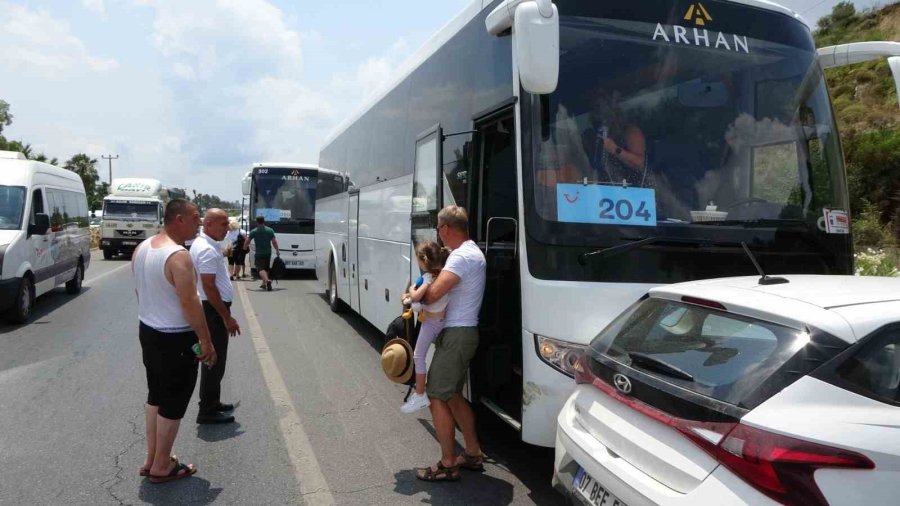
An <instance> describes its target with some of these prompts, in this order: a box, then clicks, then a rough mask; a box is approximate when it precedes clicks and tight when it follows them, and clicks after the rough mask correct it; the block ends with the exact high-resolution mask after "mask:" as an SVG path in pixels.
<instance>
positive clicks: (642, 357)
mask: <svg viewBox="0 0 900 506" xmlns="http://www.w3.org/2000/svg"><path fill="white" fill-rule="evenodd" d="M628 357H629V358H631V361H632V362H633V363H636V364H638V365H641V366H643V367H645V368H647V369H652V370H654V371H656V372H660V373H663V374H666V375H668V376H671V377H673V378H678V379H683V380H687V381H694V376H693V375H691V374H690V373H688V372H685V371H683V370H681V369H679V368H677V367H675V366H674V365H672V364H669V363H667V362H663V361H662V360H660V359H658V358H655V357H653V356H651V355H647V354H646V353H640V352H637V351H632V352H631V353H629V354H628Z"/></svg>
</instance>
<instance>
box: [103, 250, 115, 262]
mask: <svg viewBox="0 0 900 506" xmlns="http://www.w3.org/2000/svg"><path fill="white" fill-rule="evenodd" d="M113 254H114V253H113V250H111V249H107V248H103V259H104V260H111V259H112V257H113Z"/></svg>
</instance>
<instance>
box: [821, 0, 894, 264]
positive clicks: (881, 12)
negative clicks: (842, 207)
mask: <svg viewBox="0 0 900 506" xmlns="http://www.w3.org/2000/svg"><path fill="white" fill-rule="evenodd" d="M814 37H815V40H816V46H817V47H824V46H831V45H834V44H841V43H845V42H862V41H870V40H891V41H900V3H898V2H894V3H892V4H890V5H887V6H885V7H882V8H880V9H873V10H870V11H865V12H857V11H856V9H855V8H854V6H853V4H852V3H851V2H841V3H839V4H837V5H836V6H835V7H834V9H833V10H832V12H831V14H830V15H828V16H825V17H823V18H822V19H820V20H819V22H818V26H817V29H816V31H815V33H814ZM825 76H826V79H827V81H828V88H829V91H830V93H831V98H832V104H833V106H834V111H835V114H836V115H837V122H838V128H839V129H840V131H841V137H842V143H843V147H844V158H845V160H846V163H847V177H848V181H849V188H850V209H851V212H852V215H853V233H854V242H855V243H856V248H857V251H859V252H865V251H869V250H875V251H876V252H877V251H881V252H883V253H882V257H883V258H884V259H885V260H884V261H883V263H884V264H885V269H887V268H888V267H894V266H896V265H897V260H898V258H900V256H898V254H897V243H898V241H897V238H898V236H900V107H898V102H897V89H896V86H895V85H894V80H893V77H892V76H891V71H890V69H889V68H888V64H887V60H886V59H884V58H882V59H879V60H876V61H870V62H865V63H860V64H857V65H852V66H847V67H842V68H837V69H829V70H827V71H826V73H825ZM861 260H862V262H863V263H865V262H866V261H867V260H866V259H861ZM879 261H881V260H879ZM891 264H893V265H891Z"/></svg>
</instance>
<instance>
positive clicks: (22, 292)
mask: <svg viewBox="0 0 900 506" xmlns="http://www.w3.org/2000/svg"><path fill="white" fill-rule="evenodd" d="M33 307H34V283H33V282H32V281H31V278H30V277H28V276H25V277H23V278H22V281H21V282H20V283H19V291H18V292H17V293H16V303H15V304H14V305H13V307H12V308H10V310H9V312H8V313H6V318H7V319H8V320H9V321H11V322H12V323H25V322H26V321H28V317H29V316H31V309H32V308H33Z"/></svg>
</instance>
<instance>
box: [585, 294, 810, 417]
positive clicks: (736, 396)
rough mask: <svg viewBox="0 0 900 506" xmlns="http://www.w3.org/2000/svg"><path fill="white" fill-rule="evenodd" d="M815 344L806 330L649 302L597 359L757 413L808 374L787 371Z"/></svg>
mask: <svg viewBox="0 0 900 506" xmlns="http://www.w3.org/2000/svg"><path fill="white" fill-rule="evenodd" d="M809 342H810V335H809V334H808V333H807V332H805V331H800V330H796V329H791V328H788V327H785V326H782V325H778V324H775V323H770V322H766V321H761V320H757V319H753V318H748V317H745V316H740V315H735V314H732V313H728V312H726V311H722V310H717V309H711V308H707V307H703V306H697V305H693V304H685V303H681V302H675V301H670V300H664V299H655V298H646V299H644V300H643V301H641V302H640V303H638V304H636V305H635V306H632V308H630V309H629V310H628V311H627V312H626V313H624V314H623V315H621V316H620V317H619V318H618V319H616V320H615V321H614V322H613V323H612V324H610V326H609V327H607V328H606V329H604V331H603V332H601V333H600V335H598V336H597V337H596V338H595V339H594V340H593V342H592V343H591V346H590V348H589V353H590V354H596V353H600V354H603V355H606V356H607V357H609V358H612V359H613V360H616V361H618V362H621V363H623V364H625V365H627V366H630V367H632V368H636V369H639V370H641V371H642V372H645V373H647V374H651V375H653V376H655V377H658V378H660V379H663V380H664V381H666V382H669V383H673V384H675V385H677V386H680V387H682V388H686V389H689V390H691V391H693V392H696V393H698V394H701V395H705V396H707V397H712V398H714V399H717V400H719V401H722V402H726V403H729V404H733V405H735V406H740V407H744V408H748V409H749V408H752V407H755V406H756V405H758V404H759V403H761V402H762V401H763V400H765V398H768V396H769V395H771V393H774V392H777V391H779V390H781V389H782V388H784V387H785V386H787V385H788V384H790V383H791V382H793V381H795V380H796V379H797V378H798V377H800V376H801V375H802V374H803V373H806V372H808V371H805V370H803V367H804V366H803V365H802V364H801V365H800V367H799V368H798V367H796V365H797V364H792V366H791V367H789V368H788V367H785V366H786V364H787V363H788V362H789V361H791V362H797V361H794V360H792V358H793V357H794V356H795V355H797V353H798V352H799V351H800V350H801V349H804V348H805V347H806V345H807V344H808V343H809ZM799 362H805V361H804V360H799ZM819 363H821V362H819ZM806 367H808V366H806ZM783 369H790V371H784V370H783ZM798 369H799V370H798Z"/></svg>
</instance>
